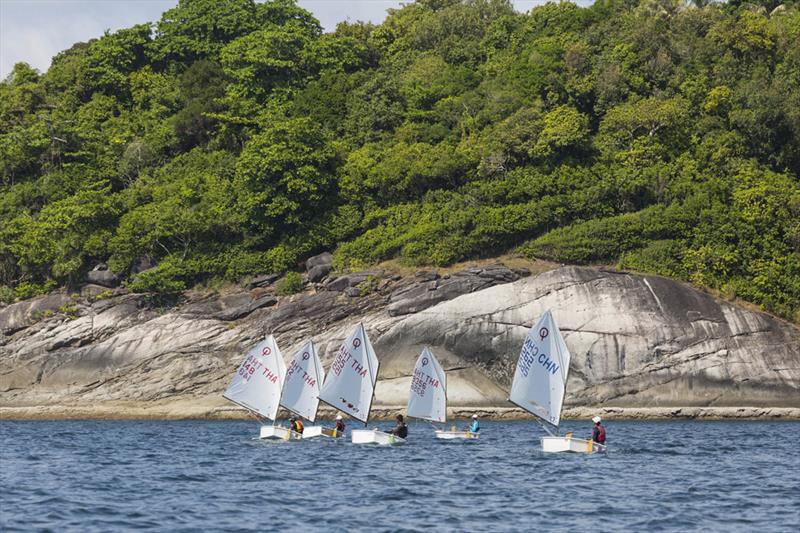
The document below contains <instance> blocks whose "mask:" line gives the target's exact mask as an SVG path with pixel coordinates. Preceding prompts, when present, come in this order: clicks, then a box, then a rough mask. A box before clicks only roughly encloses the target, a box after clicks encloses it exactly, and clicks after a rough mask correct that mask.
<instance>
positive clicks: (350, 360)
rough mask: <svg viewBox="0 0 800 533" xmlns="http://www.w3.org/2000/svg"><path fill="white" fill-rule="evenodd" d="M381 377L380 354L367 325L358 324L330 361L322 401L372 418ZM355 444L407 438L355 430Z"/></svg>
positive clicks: (364, 418)
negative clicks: (374, 397) (374, 398)
mask: <svg viewBox="0 0 800 533" xmlns="http://www.w3.org/2000/svg"><path fill="white" fill-rule="evenodd" d="M377 380H378V357H377V356H376V355H375V350H374V349H373V348H372V343H370V341H369V337H368V336H367V332H366V330H365V329H364V325H363V324H362V323H359V324H358V326H356V328H355V329H354V330H353V332H352V333H351V334H350V336H349V337H347V339H345V341H344V343H342V346H341V348H340V349H339V353H338V354H336V357H335V358H334V360H333V363H332V364H331V367H330V369H329V371H328V375H327V376H326V378H325V384H324V385H323V386H322V390H321V391H320V394H319V399H320V401H323V402H325V403H327V404H328V405H330V406H331V407H333V408H334V409H338V410H340V411H343V412H345V413H347V414H348V415H350V416H351V417H352V418H355V419H356V420H360V421H362V422H364V425H365V426H366V424H367V421H368V420H369V412H370V409H371V408H372V399H373V396H374V394H375V383H376V381H377ZM350 435H351V440H352V442H353V443H354V444H401V443H402V442H405V440H404V439H401V438H400V437H396V436H395V435H392V434H390V433H385V432H383V431H378V430H377V429H354V430H352V431H351V432H350Z"/></svg>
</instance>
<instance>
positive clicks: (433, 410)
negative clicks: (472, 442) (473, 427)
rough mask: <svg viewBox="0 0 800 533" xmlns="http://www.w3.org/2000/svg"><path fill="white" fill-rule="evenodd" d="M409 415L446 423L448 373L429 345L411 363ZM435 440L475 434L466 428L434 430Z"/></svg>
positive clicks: (460, 437) (466, 436)
mask: <svg viewBox="0 0 800 533" xmlns="http://www.w3.org/2000/svg"><path fill="white" fill-rule="evenodd" d="M407 413H408V416H410V417H414V418H420V419H422V420H429V421H431V422H441V423H445V422H446V421H447V375H446V374H445V373H444V370H443V369H442V365H440V364H439V361H437V360H436V356H434V355H433V352H431V350H430V348H428V347H427V346H426V347H425V348H423V349H422V353H420V354H419V357H418V358H417V363H416V364H415V365H414V373H413V374H412V376H411V393H410V394H409V396H408V410H407ZM435 435H436V438H437V439H469V438H477V437H478V435H477V434H472V433H469V432H468V431H456V428H455V426H453V427H452V428H451V431H444V430H440V429H437V430H436V432H435Z"/></svg>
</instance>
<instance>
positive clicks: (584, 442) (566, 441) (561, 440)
mask: <svg viewBox="0 0 800 533" xmlns="http://www.w3.org/2000/svg"><path fill="white" fill-rule="evenodd" d="M605 450H606V447H605V446H604V445H602V444H598V443H596V442H594V441H592V440H588V439H575V438H572V437H570V436H564V437H556V436H554V437H542V451H543V452H545V453H559V452H573V453H602V452H604V451H605Z"/></svg>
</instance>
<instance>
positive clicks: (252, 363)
mask: <svg viewBox="0 0 800 533" xmlns="http://www.w3.org/2000/svg"><path fill="white" fill-rule="evenodd" d="M256 372H260V373H261V374H262V375H263V376H264V377H265V378H267V381H269V382H271V383H277V382H278V375H277V374H275V373H274V372H272V371H271V370H270V369H269V368H267V366H266V365H265V364H263V363H262V362H261V361H259V360H258V357H255V356H253V355H251V356H249V357H248V358H247V360H246V361H245V362H244V364H242V366H240V367H239V375H240V376H242V379H244V380H245V381H250V378H251V377H253V376H254V375H255V373H256Z"/></svg>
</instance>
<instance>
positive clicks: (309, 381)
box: [286, 359, 317, 387]
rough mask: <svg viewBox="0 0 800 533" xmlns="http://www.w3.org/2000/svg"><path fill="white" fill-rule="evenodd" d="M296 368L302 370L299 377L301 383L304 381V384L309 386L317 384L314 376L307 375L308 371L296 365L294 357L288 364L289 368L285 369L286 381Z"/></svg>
mask: <svg viewBox="0 0 800 533" xmlns="http://www.w3.org/2000/svg"><path fill="white" fill-rule="evenodd" d="M298 370H299V371H302V372H303V377H302V378H301V379H302V380H303V383H305V384H306V385H308V386H309V387H316V385H317V380H316V378H314V377H313V376H311V375H309V373H308V372H306V371H305V370H303V369H302V368H301V367H300V365H298V364H297V361H295V360H294V359H292V362H291V364H290V365H289V368H288V369H287V370H286V380H287V381H288V380H289V378H291V377H292V375H293V374H294V373H295V372H297V371H298Z"/></svg>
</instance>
